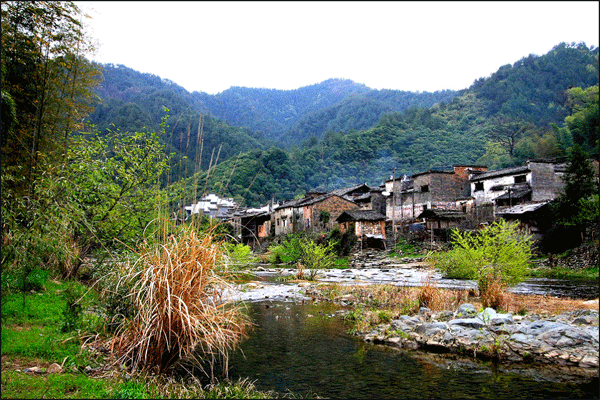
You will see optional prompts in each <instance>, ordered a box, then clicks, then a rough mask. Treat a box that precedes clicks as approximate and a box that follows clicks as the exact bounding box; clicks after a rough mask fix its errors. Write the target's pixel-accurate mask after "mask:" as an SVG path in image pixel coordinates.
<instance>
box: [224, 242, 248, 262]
mask: <svg viewBox="0 0 600 400" xmlns="http://www.w3.org/2000/svg"><path fill="white" fill-rule="evenodd" d="M224 258H225V262H226V264H227V265H228V266H229V267H233V268H240V267H243V266H245V265H248V264H251V263H253V262H256V257H255V256H254V255H253V254H252V249H251V248H250V246H248V245H245V244H242V243H227V244H225V254H224Z"/></svg>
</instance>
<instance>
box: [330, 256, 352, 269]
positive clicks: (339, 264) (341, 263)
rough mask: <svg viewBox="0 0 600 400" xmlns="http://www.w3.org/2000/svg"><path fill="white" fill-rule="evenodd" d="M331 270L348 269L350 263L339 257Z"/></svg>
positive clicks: (346, 259) (345, 258)
mask: <svg viewBox="0 0 600 400" xmlns="http://www.w3.org/2000/svg"><path fill="white" fill-rule="evenodd" d="M333 268H336V269H348V268H350V262H349V261H348V257H341V258H338V259H337V260H335V263H334V264H333Z"/></svg>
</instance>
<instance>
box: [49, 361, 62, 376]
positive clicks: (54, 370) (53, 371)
mask: <svg viewBox="0 0 600 400" xmlns="http://www.w3.org/2000/svg"><path fill="white" fill-rule="evenodd" d="M47 372H48V373H49V374H58V373H60V372H62V367H61V366H60V365H58V364H57V363H54V364H52V365H50V366H49V367H48V371H47Z"/></svg>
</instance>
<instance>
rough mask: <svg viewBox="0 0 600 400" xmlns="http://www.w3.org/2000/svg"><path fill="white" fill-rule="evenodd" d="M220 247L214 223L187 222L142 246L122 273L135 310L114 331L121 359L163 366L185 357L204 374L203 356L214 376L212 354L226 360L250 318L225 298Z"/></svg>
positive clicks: (149, 367)
mask: <svg viewBox="0 0 600 400" xmlns="http://www.w3.org/2000/svg"><path fill="white" fill-rule="evenodd" d="M222 248H223V246H222V244H221V243H219V242H215V240H214V237H213V235H212V230H209V231H207V232H204V233H200V234H198V233H196V231H195V229H193V227H192V226H185V227H183V228H182V229H181V230H180V231H179V232H178V233H177V234H171V235H170V237H168V238H167V239H166V240H165V241H164V242H163V243H162V244H161V243H155V244H145V245H143V246H142V247H141V249H140V251H139V254H138V259H137V260H136V261H135V262H133V263H130V264H129V265H127V266H126V267H125V269H124V271H123V276H122V277H121V279H120V281H119V285H121V284H123V285H128V286H130V287H131V290H130V292H129V294H128V296H129V297H130V299H131V301H132V303H133V307H134V310H135V312H134V313H133V316H132V317H131V318H130V319H129V320H128V321H127V322H126V323H125V324H123V325H122V327H121V329H120V330H119V332H118V333H117V335H115V336H114V338H113V339H112V344H111V348H112V350H113V352H115V353H116V354H117V355H118V359H117V361H118V362H119V363H127V364H129V365H130V366H131V367H133V368H136V369H140V370H143V371H147V372H159V373H163V372H166V371H167V370H169V369H170V368H172V367H173V366H175V365H176V364H178V363H180V362H181V361H187V362H192V363H193V364H195V365H196V366H198V367H200V368H201V369H202V370H203V371H204V372H205V373H206V374H207V375H208V372H207V371H205V370H204V368H203V367H202V365H206V363H208V365H209V366H210V371H211V372H210V376H211V378H213V377H214V376H213V372H212V371H213V367H214V365H215V364H216V363H217V362H222V363H223V364H224V365H226V364H227V359H228V354H229V352H230V351H231V350H233V349H235V347H236V345H237V343H238V342H239V341H240V340H241V339H242V338H243V337H245V335H246V329H247V327H248V324H249V321H248V319H247V317H246V316H245V315H244V314H243V313H242V312H241V311H240V309H238V308H237V307H236V306H234V305H232V304H229V303H228V302H227V301H226V300H224V297H223V295H224V293H225V291H226V290H227V289H228V288H229V285H228V283H227V281H226V279H225V277H224V276H223V271H221V270H220V268H221V265H222V264H221V263H220V259H221V256H222V253H221V252H222ZM156 369H158V371H155V370H156ZM226 370H227V368H225V371H226Z"/></svg>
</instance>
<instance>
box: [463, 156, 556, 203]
mask: <svg viewBox="0 0 600 400" xmlns="http://www.w3.org/2000/svg"><path fill="white" fill-rule="evenodd" d="M565 168H566V164H565V163H558V162H555V161H553V160H528V161H527V163H526V164H525V165H522V166H519V167H513V168H503V169H499V170H497V171H489V172H485V173H482V174H477V175H473V176H472V177H471V179H470V181H471V196H472V197H473V198H474V199H475V204H476V205H477V206H479V205H482V204H489V203H494V204H495V206H496V207H511V206H513V205H517V204H523V203H530V202H534V203H536V202H542V201H548V200H553V199H555V198H556V197H558V195H559V194H560V191H561V190H562V188H563V186H564V183H563V180H562V177H563V175H564V172H565Z"/></svg>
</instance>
